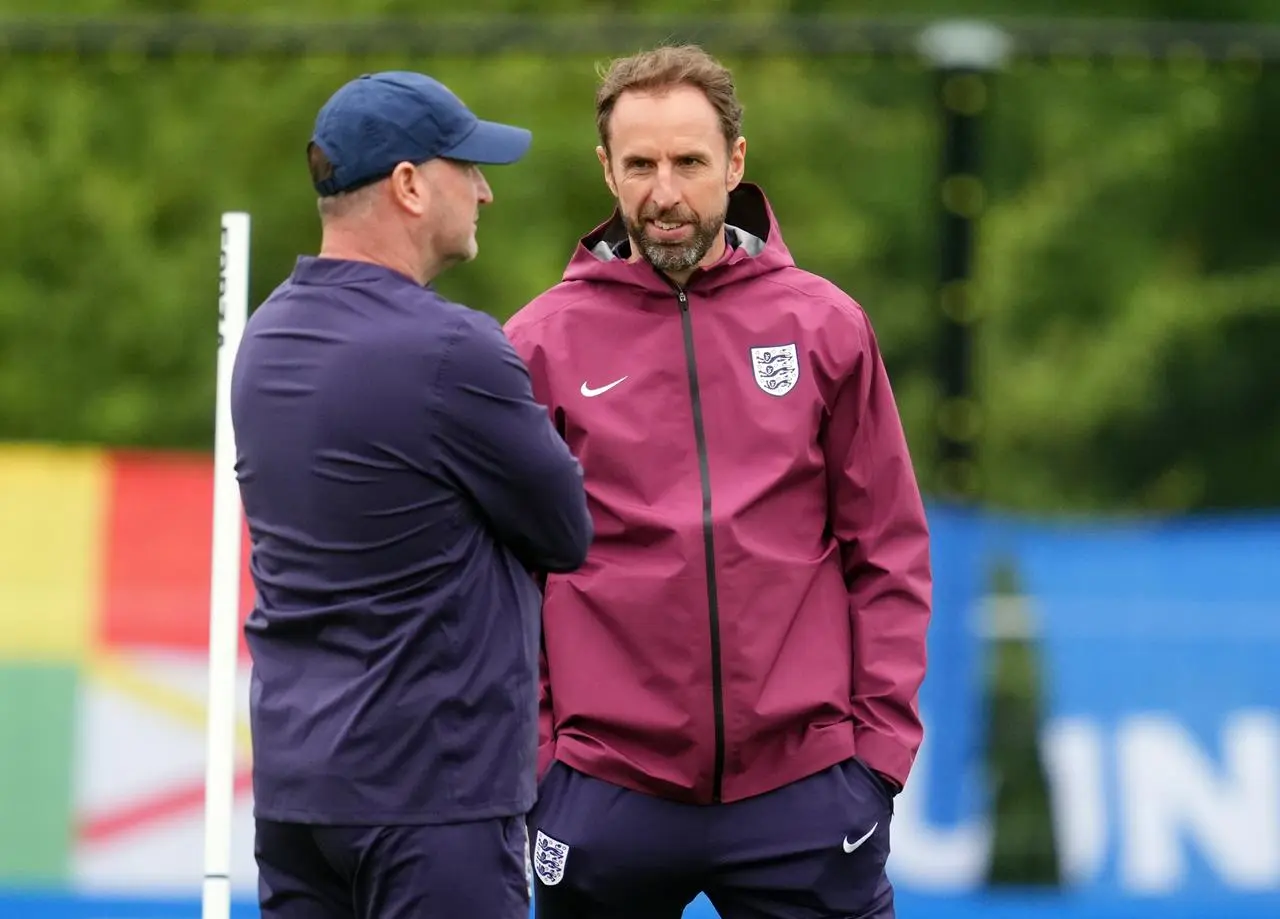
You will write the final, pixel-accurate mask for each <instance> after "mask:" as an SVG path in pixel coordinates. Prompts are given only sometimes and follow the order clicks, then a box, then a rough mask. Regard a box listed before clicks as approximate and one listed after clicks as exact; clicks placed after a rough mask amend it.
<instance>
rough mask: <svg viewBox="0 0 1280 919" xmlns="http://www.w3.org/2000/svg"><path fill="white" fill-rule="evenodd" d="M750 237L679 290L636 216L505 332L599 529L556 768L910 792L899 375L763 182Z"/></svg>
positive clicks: (566, 634) (921, 542)
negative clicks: (856, 781)
mask: <svg viewBox="0 0 1280 919" xmlns="http://www.w3.org/2000/svg"><path fill="white" fill-rule="evenodd" d="M727 234H728V238H729V241H730V248H729V251H728V252H727V254H726V256H725V257H724V258H723V259H722V260H721V261H720V262H719V263H717V264H715V265H712V266H710V267H707V268H705V269H700V270H698V271H697V272H696V273H695V274H694V275H693V277H692V278H690V280H689V282H688V284H687V285H686V286H685V287H684V288H683V289H681V288H679V287H677V286H676V285H674V284H673V283H672V282H671V281H670V280H668V279H667V278H666V277H665V276H664V275H662V274H660V273H659V272H658V271H656V270H655V269H654V268H653V267H652V266H651V265H650V264H649V263H648V262H646V261H643V260H638V261H630V260H628V254H629V244H628V243H627V242H626V234H625V231H624V229H623V228H622V225H621V222H620V220H619V218H618V215H617V214H616V212H615V214H614V216H613V218H612V219H611V220H610V221H609V222H608V223H606V224H603V225H601V226H600V227H598V228H597V229H596V230H594V231H593V232H592V233H590V234H589V235H587V236H586V237H584V238H583V239H582V240H581V241H580V244H579V245H578V247H577V250H576V252H575V254H574V256H573V258H572V260H571V261H570V263H569V265H568V267H567V269H566V270H565V272H564V276H563V280H562V281H561V282H560V283H559V284H557V285H556V286H554V287H553V288H551V289H550V290H549V291H547V292H546V293H544V294H542V295H541V296H539V297H538V298H537V299H535V300H534V301H533V302H531V303H530V304H529V305H528V306H526V307H525V308H524V309H522V310H520V311H519V312H518V313H517V314H516V315H515V316H513V317H512V318H511V319H510V321H509V322H508V324H507V326H506V332H507V334H508V336H509V337H510V339H511V341H512V343H513V344H514V346H515V348H516V351H517V353H518V354H519V355H520V356H521V358H523V359H524V361H525V363H526V364H527V365H528V367H529V370H530V374H531V377H532V381H533V391H534V395H535V397H536V398H537V399H538V401H539V402H541V403H543V404H544V405H546V406H547V407H548V408H549V410H550V412H551V415H552V418H553V419H554V421H555V424H556V427H557V428H558V429H559V431H560V433H561V436H563V437H564V438H565V440H566V441H567V443H568V445H569V448H570V450H571V451H572V452H573V453H574V455H575V456H577V457H578V459H579V461H580V462H581V463H582V467H583V470H584V475H585V482H586V489H587V497H588V503H589V507H590V510H591V516H592V519H593V523H594V526H595V541H594V543H593V545H592V547H591V549H590V552H589V554H588V557H587V560H586V564H585V565H584V566H583V567H582V568H580V569H579V570H577V571H576V572H574V573H572V574H551V575H549V576H548V577H547V579H546V587H545V595H544V599H543V641H544V646H543V647H544V650H543V658H542V693H541V702H542V705H541V716H542V717H541V735H540V747H541V749H540V755H539V774H542V772H544V771H545V769H546V767H547V766H548V765H549V764H550V762H551V760H552V759H553V758H554V759H558V760H561V761H563V762H564V763H565V764H566V765H568V766H571V767H572V768H574V769H577V770H580V771H582V772H585V773H587V774H589V775H592V776H595V777H596V778H599V779H602V780H604V781H608V782H612V783H615V784H618V785H621V786H623V787H627V788H631V789H635V790H638V791H644V792H648V793H651V794H655V795H658V796H661V797H665V798H669V799H673V800H678V801H686V802H697V803H708V802H729V801H735V800H740V799H742V798H746V797H749V796H752V795H756V794H760V793H762V792H766V791H770V790H772V789H774V788H777V787H779V786H781V785H784V784H787V783H789V782H792V781H795V780H797V779H800V778H803V777H804V776H807V775H810V774H812V773H815V772H818V771H820V770H822V769H824V768H826V767H828V766H830V765H832V764H835V763H837V762H840V761H842V760H845V759H847V758H849V757H851V756H855V755H856V756H857V757H859V758H860V759H861V760H862V761H863V762H864V763H865V764H866V765H868V766H870V767H871V768H872V769H875V770H877V771H879V772H881V773H884V774H885V775H888V776H889V777H891V778H892V779H894V780H896V781H897V782H898V783H899V784H905V783H906V779H907V775H908V772H909V771H910V768H911V765H912V763H913V761H914V759H915V754H916V751H917V750H918V748H919V745H920V741H921V735H922V728H921V724H920V719H919V713H918V707H917V695H918V690H919V688H920V684H921V681H922V680H923V678H924V673H925V633H926V628H927V625H928V622H929V617H930V604H931V589H932V582H931V572H930V563H929V536H928V528H927V524H926V520H925V515H924V509H923V506H922V503H921V498H920V493H919V490H918V487H917V484H916V480H915V476H914V473H913V471H912V465H911V459H910V457H909V455H908V452H907V444H906V441H905V438H904V436H903V431H902V426H901V422H900V420H899V416H898V411H897V407H896V405H895V403H894V398H893V394H892V392H891V390H890V385H889V380H888V377H887V376H886V374H885V368H884V364H883V363H882V361H881V356H880V352H879V350H878V348H877V345H876V340H875V337H874V335H873V333H872V329H871V324H870V322H869V321H868V319H867V316H866V314H865V313H864V312H863V311H862V309H861V308H860V307H859V306H858V304H857V303H855V302H854V301H853V300H851V299H850V298H849V297H848V296H847V295H846V294H844V293H843V292H842V291H841V290H839V289H838V288H837V287H836V286H835V285H833V284H831V283H830V282H828V281H825V280H823V279H822V278H819V277H817V276H815V275H813V274H810V273H808V272H806V271H803V270H801V269H799V268H797V267H796V266H795V262H794V261H793V260H792V257H791V254H790V253H789V252H788V250H787V247H786V245H785V244H784V242H783V240H782V236H781V234H780V232H779V229H778V225H777V222H776V221H775V219H774V216H773V212H772V209H771V208H770V206H769V204H768V202H767V201H766V199H765V197H764V195H763V193H762V192H761V191H760V189H759V188H757V187H755V186H754V185H750V184H743V185H741V186H739V187H738V188H737V189H735V190H734V192H733V194H732V195H731V197H730V204H729V210H728V214H727Z"/></svg>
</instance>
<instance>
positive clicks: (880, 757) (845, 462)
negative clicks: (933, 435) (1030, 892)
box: [824, 311, 933, 787]
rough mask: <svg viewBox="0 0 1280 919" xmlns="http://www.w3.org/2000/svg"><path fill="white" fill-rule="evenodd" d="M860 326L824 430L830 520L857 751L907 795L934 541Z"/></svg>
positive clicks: (917, 734) (889, 396)
mask: <svg viewBox="0 0 1280 919" xmlns="http://www.w3.org/2000/svg"><path fill="white" fill-rule="evenodd" d="M857 322H858V329H857V334H858V338H859V342H858V348H857V354H856V356H855V357H854V359H853V361H852V362H850V363H849V364H848V366H847V371H846V373H845V375H844V376H843V377H842V378H841V379H839V380H837V386H836V390H835V398H834V400H833V402H832V405H831V409H830V414H829V417H828V422H827V431H826V436H825V444H824V449H825V453H826V456H825V459H826V466H827V480H828V494H829V515H830V520H831V525H832V530H833V532H834V535H835V538H836V539H837V541H838V542H839V545H840V549H841V559H842V561H843V566H844V574H845V583H846V585H847V586H848V591H849V615H850V618H851V625H852V632H853V662H852V667H853V683H852V685H853V712H854V725H855V727H854V741H855V749H856V751H857V755H858V757H859V758H860V759H862V761H863V762H864V763H866V764H867V765H868V766H869V767H871V768H872V769H874V770H875V771H877V772H879V773H881V774H882V775H885V776H888V777H889V778H890V779H892V780H893V781H894V782H896V783H897V784H898V786H899V787H902V786H904V785H905V784H906V780H907V775H908V773H909V772H910V771H911V766H912V765H913V763H914V761H915V756H916V753H917V751H918V750H919V747H920V742H921V739H922V736H923V727H922V725H921V722H920V714H919V704H918V699H919V690H920V685H921V683H922V682H923V680H924V674H925V639H926V632H927V629H928V624H929V619H930V616H931V607H932V591H933V578H932V571H931V568H930V557H929V531H928V524H927V521H926V518H925V512H924V505H923V502H922V500H921V497H920V491H919V487H918V485H917V482H916V477H915V472H914V470H913V468H912V463H911V457H910V455H909V453H908V449H907V442H906V437H905V435H904V433H903V429H902V422H901V419H900V417H899V415H898V408H897V405H896V403H895V400H894V397H893V392H892V389H891V387H890V384H889V377H888V374H887V373H886V372H885V367H884V363H883V361H882V358H881V354H880V351H879V346H878V345H877V343H876V339H875V334H874V332H873V331H872V329H871V326H870V323H869V322H868V321H867V319H866V317H865V315H863V314H862V313H861V311H859V312H858V313H857Z"/></svg>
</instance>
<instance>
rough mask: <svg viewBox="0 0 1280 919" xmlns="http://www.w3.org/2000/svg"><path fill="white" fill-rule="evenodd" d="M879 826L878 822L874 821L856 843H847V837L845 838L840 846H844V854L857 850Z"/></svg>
mask: <svg viewBox="0 0 1280 919" xmlns="http://www.w3.org/2000/svg"><path fill="white" fill-rule="evenodd" d="M879 825H880V822H879V821H876V822H875V823H873V824H871V829H869V830H867V832H866V833H865V834H863V836H862V838H861V839H859V840H857V841H856V842H849V837H848V836H846V837H845V838H844V842H842V843H841V845H842V846H844V851H845V853H846V854H847V853H849V852H852V851H853V850H854V849H856V848H858V846H860V845H862V844H863V843H864V842H866V841H867V840H868V839H870V838H871V834H872V833H874V832H875V831H876V827H878V826H879Z"/></svg>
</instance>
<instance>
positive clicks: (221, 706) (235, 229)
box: [202, 212, 250, 919]
mask: <svg viewBox="0 0 1280 919" xmlns="http://www.w3.org/2000/svg"><path fill="white" fill-rule="evenodd" d="M249 222H250V221H249V215H248V214H246V213H238V212H233V213H225V214H223V215H222V258H221V262H220V266H219V267H220V271H219V278H218V362H217V380H218V382H217V408H216V415H215V418H214V448H213V560H212V566H211V571H210V589H209V714H208V724H207V735H206V748H205V755H206V771H205V814H204V820H205V824H204V892H203V913H202V915H203V919H229V916H230V914H231V818H232V809H233V806H234V801H233V797H234V793H235V790H234V781H235V761H236V749H235V741H236V730H235V728H236V685H237V684H236V664H237V660H236V658H237V654H238V649H239V627H240V608H239V607H240V531H241V525H242V520H241V512H240V493H239V487H238V485H237V482H236V472H235V462H236V449H235V438H234V436H233V432H232V429H231V369H232V365H233V363H234V361H235V356H236V351H237V350H238V349H239V347H240V340H241V338H242V336H243V335H244V327H245V322H246V321H247V319H248V315H249Z"/></svg>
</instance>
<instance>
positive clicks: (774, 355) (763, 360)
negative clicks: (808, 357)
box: [751, 342, 800, 396]
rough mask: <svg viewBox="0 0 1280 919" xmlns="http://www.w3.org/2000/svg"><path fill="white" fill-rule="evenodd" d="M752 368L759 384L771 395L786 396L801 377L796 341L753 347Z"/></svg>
mask: <svg viewBox="0 0 1280 919" xmlns="http://www.w3.org/2000/svg"><path fill="white" fill-rule="evenodd" d="M751 369H752V370H753V371H754V372H755V377H756V385H757V386H759V387H760V388H761V389H763V390H764V391H765V392H767V393H768V394H769V395H771V396H785V395H786V394H787V393H789V392H791V389H792V387H794V386H795V385H796V380H798V379H799V378H800V359H799V358H797V357H796V346H795V343H794V342H793V343H792V344H789V345H773V346H772V347H768V348H752V349H751Z"/></svg>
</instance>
